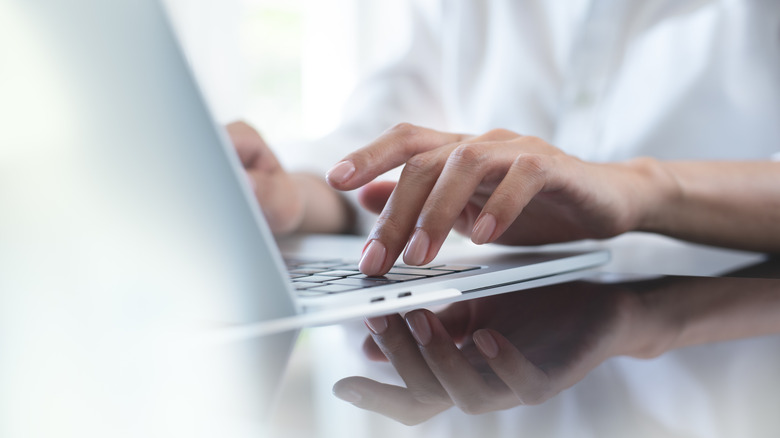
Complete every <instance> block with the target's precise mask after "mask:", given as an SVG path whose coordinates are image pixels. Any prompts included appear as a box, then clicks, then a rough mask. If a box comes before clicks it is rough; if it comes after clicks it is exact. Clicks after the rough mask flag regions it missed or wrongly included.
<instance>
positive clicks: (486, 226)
mask: <svg viewBox="0 0 780 438" xmlns="http://www.w3.org/2000/svg"><path fill="white" fill-rule="evenodd" d="M495 231H496V217H495V216H493V215H492V214H490V213H486V214H485V215H483V216H482V217H481V218H479V220H478V221H477V223H476V224H474V229H473V230H472V231H471V241H472V242H474V243H476V244H477V245H482V244H483V243H487V242H488V241H489V240H490V237H491V236H492V235H493V233H494V232H495Z"/></svg>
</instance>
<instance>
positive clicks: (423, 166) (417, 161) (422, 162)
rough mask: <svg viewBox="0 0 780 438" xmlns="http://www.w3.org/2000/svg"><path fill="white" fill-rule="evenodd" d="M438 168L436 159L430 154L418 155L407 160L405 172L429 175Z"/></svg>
mask: <svg viewBox="0 0 780 438" xmlns="http://www.w3.org/2000/svg"><path fill="white" fill-rule="evenodd" d="M436 167H437V163H436V159H435V157H433V156H432V155H430V154H417V155H414V156H412V157H411V158H409V159H408V160H406V166H405V167H404V172H407V173H412V174H415V175H416V174H422V175H427V174H429V173H430V172H432V171H434V170H435V169H436Z"/></svg>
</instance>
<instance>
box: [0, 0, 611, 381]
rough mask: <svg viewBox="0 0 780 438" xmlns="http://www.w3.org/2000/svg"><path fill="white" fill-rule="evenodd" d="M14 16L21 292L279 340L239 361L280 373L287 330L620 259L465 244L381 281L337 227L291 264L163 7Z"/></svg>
mask: <svg viewBox="0 0 780 438" xmlns="http://www.w3.org/2000/svg"><path fill="white" fill-rule="evenodd" d="M1 9H2V10H1V11H0V23H2V26H0V54H2V55H3V56H2V58H0V71H2V72H3V74H2V80H0V96H1V97H2V98H0V120H2V121H3V125H2V127H0V210H2V214H0V242H3V243H2V245H0V269H2V271H1V272H0V274H2V275H0V285H2V286H3V293H5V294H7V295H8V296H19V297H51V296H54V297H69V298H68V299H73V300H81V302H86V303H89V304H88V305H84V306H80V308H81V309H89V308H90V306H93V305H94V306H95V308H96V309H97V308H101V307H100V305H103V304H106V302H105V301H104V300H105V299H106V297H110V298H111V300H112V301H110V303H121V306H119V307H114V305H113V304H111V307H104V311H105V309H110V310H112V311H113V310H115V309H122V312H120V313H122V314H125V313H126V314H127V315H128V316H127V317H124V318H125V319H122V318H119V319H117V318H116V317H113V318H112V319H111V320H110V322H111V323H112V324H119V323H122V321H125V320H126V321H133V323H136V321H139V320H138V318H141V319H140V321H143V324H144V325H145V326H150V327H151V326H152V324H160V327H161V328H160V330H163V329H166V330H167V329H171V330H178V331H182V330H184V331H186V330H187V328H188V327H189V328H193V327H196V328H197V327H218V328H220V329H221V330H218V332H219V333H220V336H223V335H224V336H223V338H224V337H227V338H233V339H237V338H242V339H243V340H244V341H245V342H248V343H255V342H260V343H261V344H262V343H266V344H268V345H271V347H269V348H271V349H272V350H275V353H269V354H260V353H257V351H260V350H261V349H260V348H254V347H253V348H252V349H251V350H252V351H254V353H247V354H246V355H245V354H244V353H241V354H238V355H237V356H241V357H244V356H247V357H248V356H252V357H253V359H252V360H251V361H250V362H247V363H249V364H254V363H256V362H254V361H255V360H256V361H262V359H266V358H268V357H276V358H278V359H279V360H277V361H275V362H278V364H274V365H273V366H271V365H269V364H268V363H267V362H266V364H265V366H266V369H267V371H268V374H267V375H268V376H269V379H273V378H274V376H275V375H276V374H275V372H274V369H279V367H283V366H284V357H285V352H289V341H290V339H291V336H292V337H293V338H294V334H293V335H286V334H283V333H282V332H283V331H284V330H287V329H295V328H298V327H301V326H303V325H307V324H319V323H328V322H334V321H339V320H342V319H346V318H350V317H356V316H360V315H370V314H379V313H388V312H393V311H399V310H402V309H406V308H411V307H419V306H423V305H428V304H432V303H444V302H447V301H455V300H460V299H465V298H469V297H478V296H484V295H487V294H493V293H501V292H508V291H513V290H518V289H522V288H528V287H533V286H539V285H544V284H548V283H551V282H556V281H562V280H565V279H568V278H571V277H572V276H573V275H576V274H574V273H576V272H577V271H581V270H583V269H585V268H589V267H593V266H596V265H599V264H602V263H604V262H605V261H606V260H607V258H608V254H607V253H606V252H605V251H598V250H597V251H591V252H580V253H558V254H554V253H542V254H532V253H523V252H520V253H517V254H513V253H509V252H508V251H503V252H502V253H501V255H500V256H498V257H497V256H496V255H495V254H493V255H492V256H491V258H486V259H479V258H471V257H468V258H466V257H463V254H461V255H460V256H459V257H456V258H454V259H452V260H447V259H445V258H444V257H442V258H440V259H437V260H436V261H435V263H434V264H433V265H431V266H428V267H425V268H418V267H407V266H403V267H398V268H397V270H395V271H393V273H392V274H391V275H388V276H386V277H385V278H380V279H365V278H361V277H360V274H359V273H358V272H356V270H355V269H354V268H355V267H354V266H353V265H352V264H351V263H350V262H349V261H348V260H349V259H354V258H355V257H357V256H358V255H359V248H360V243H361V242H359V241H356V240H355V239H352V240H350V239H349V238H343V239H340V238H332V237H331V238H325V237H320V238H314V239H303V240H297V241H287V242H285V246H286V249H287V250H288V252H287V255H288V256H289V257H292V258H295V259H297V261H296V262H295V263H296V265H295V266H294V267H293V271H294V272H293V274H288V273H287V270H286V267H285V265H284V262H283V259H282V256H281V254H280V251H279V249H278V247H277V245H276V243H275V241H274V238H273V237H272V235H271V234H270V232H269V230H268V227H267V226H266V224H265V221H264V219H263V217H262V214H261V212H260V209H259V208H258V206H257V205H256V202H255V200H254V197H253V195H252V193H251V189H250V188H249V186H248V184H247V183H246V181H245V180H244V177H243V171H242V170H241V165H240V162H239V160H238V159H237V157H236V156H235V154H234V152H233V150H232V147H230V145H229V144H228V142H227V139H226V136H225V135H224V133H223V132H222V131H221V130H220V129H217V128H216V127H215V124H214V122H213V121H212V118H211V116H210V114H209V112H208V110H207V108H206V105H205V104H204V101H203V98H202V96H201V94H200V93H199V91H198V89H197V87H196V85H195V83H194V81H193V79H192V76H191V75H190V73H189V71H188V69H187V67H186V63H185V60H184V58H183V57H182V54H181V52H180V50H179V48H178V46H177V44H176V42H175V39H174V37H173V35H172V32H171V30H170V26H169V24H168V22H167V20H166V17H165V14H164V13H163V9H162V8H161V6H160V5H159V4H158V2H157V1H155V0H133V1H121V2H107V1H104V0H68V1H62V0H40V1H27V0H18V1H11V2H3V3H2V8H1ZM318 242H319V243H321V244H322V245H319V246H318V245H317V243H318ZM341 247H344V248H349V251H348V252H346V253H343V254H342V253H339V248H341ZM323 248H324V250H323ZM471 251H474V252H487V251H486V250H485V248H473V247H472V248H470V249H469V252H471ZM315 255H326V256H327V257H326V258H327V259H328V260H327V261H326V264H323V263H322V262H319V261H313V260H311V257H313V256H315ZM342 257H346V259H347V261H342V260H338V261H333V259H340V258H342ZM307 270H308V271H307ZM304 271H307V272H308V273H306V272H304ZM304 275H307V276H312V275H313V276H315V277H318V278H311V277H308V278H304ZM291 276H292V277H296V278H295V279H297V280H298V281H299V283H301V282H303V283H307V284H306V285H303V286H301V285H300V284H299V285H297V286H294V284H293V282H291ZM401 280H407V281H401ZM366 283H371V286H372V287H369V288H364V287H362V286H364V285H365V284H366ZM296 289H297V290H298V291H300V292H299V293H301V294H303V295H304V296H303V297H301V298H295V297H296V295H295V293H296V292H295V291H296ZM14 294H17V295H14ZM36 299H37V298H36ZM57 299H59V298H57ZM114 314H115V313H110V312H109V313H107V315H114ZM130 316H132V318H130ZM127 323H128V324H129V322H127ZM272 332H278V333H279V335H275V336H268V337H266V338H265V340H261V339H259V338H256V337H255V338H252V336H255V335H259V334H269V333H272ZM261 341H262V342H261ZM223 356H224V357H228V356H229V355H227V354H226V355H223ZM223 356H220V357H223ZM277 365H278V366H277ZM269 367H270V368H269ZM273 367H276V368H273ZM246 370H247V371H246V372H247V374H248V375H249V374H251V373H253V372H255V371H256V370H257V368H256V367H255V366H247V368H246ZM199 381H203V382H205V381H208V379H205V378H204V379H199ZM269 381H271V380H269ZM268 385H271V386H272V385H273V382H272V383H268Z"/></svg>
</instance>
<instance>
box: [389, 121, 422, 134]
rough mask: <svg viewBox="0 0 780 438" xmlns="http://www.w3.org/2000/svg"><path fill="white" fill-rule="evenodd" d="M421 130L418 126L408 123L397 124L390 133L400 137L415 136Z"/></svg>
mask: <svg viewBox="0 0 780 438" xmlns="http://www.w3.org/2000/svg"><path fill="white" fill-rule="evenodd" d="M418 130H419V128H418V127H417V126H416V125H413V124H411V123H407V122H401V123H396V124H395V125H393V126H392V127H391V128H390V132H392V133H394V134H399V135H413V134H415V133H416V132H417V131H418Z"/></svg>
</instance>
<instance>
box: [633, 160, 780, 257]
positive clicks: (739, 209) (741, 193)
mask: <svg viewBox="0 0 780 438" xmlns="http://www.w3.org/2000/svg"><path fill="white" fill-rule="evenodd" d="M655 163H656V165H657V166H658V169H657V172H656V173H655V175H656V178H664V179H666V180H667V181H665V182H664V183H660V184H655V183H653V184H655V185H656V186H658V187H663V188H664V190H665V192H664V194H663V196H662V197H661V202H658V203H656V204H654V205H650V206H647V207H648V209H647V210H646V211H645V213H644V214H643V215H642V218H641V221H640V223H639V226H638V228H639V229H640V230H643V231H651V232H656V233H660V234H665V235H668V236H672V237H676V238H680V239H684V240H688V241H692V242H699V243H705V244H710V245H717V246H723V247H730V248H737V249H745V250H751V251H763V252H780V163H773V162H768V161H767V162H664V163H661V162H655ZM669 181H672V182H673V184H672V185H670V184H669ZM670 187H671V190H670V189H669V188H670ZM654 199H658V196H655V197H654Z"/></svg>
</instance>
